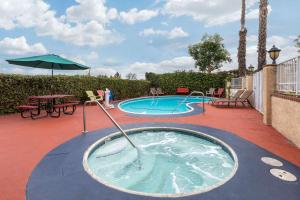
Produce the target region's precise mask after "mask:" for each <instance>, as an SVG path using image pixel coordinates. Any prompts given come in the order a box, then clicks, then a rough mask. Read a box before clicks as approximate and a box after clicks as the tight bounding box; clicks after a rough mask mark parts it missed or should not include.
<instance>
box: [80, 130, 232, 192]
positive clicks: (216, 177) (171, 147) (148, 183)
mask: <svg viewBox="0 0 300 200" xmlns="http://www.w3.org/2000/svg"><path fill="white" fill-rule="evenodd" d="M127 133H129V134H130V138H131V140H132V141H133V142H134V143H135V144H136V145H137V146H138V149H139V151H137V150H136V149H134V148H133V147H132V146H130V145H129V143H128V142H127V140H126V139H125V138H124V137H122V136H121V135H120V134H119V133H115V134H112V135H109V136H107V137H105V138H103V139H100V140H99V141H97V142H96V143H94V144H93V145H92V146H90V147H89V149H88V150H87V151H86V152H85V155H84V159H83V165H84V168H85V170H86V171H87V172H88V173H89V174H90V175H91V176H92V177H93V178H94V179H96V180H97V181H98V182H100V183H102V184H104V185H106V186H108V187H112V188H114V189H117V190H121V191H123V192H128V193H133V194H139V195H145V196H155V197H178V196H188V195H193V194H198V193H202V192H206V191H209V190H212V189H214V188H216V187H219V186H221V185H222V184H224V183H225V182H226V181H228V180H229V179H230V178H232V177H233V175H234V174H235V172H236V170H237V166H238V162H237V157H236V154H235V153H234V151H233V150H232V149H231V148H230V147H229V146H228V145H227V144H225V143H224V142H222V141H221V140H219V139H217V138H214V137H212V136H209V135H206V134H204V133H201V132H195V131H191V130H187V129H176V128H146V129H145V128H144V129H141V130H134V131H129V132H127Z"/></svg>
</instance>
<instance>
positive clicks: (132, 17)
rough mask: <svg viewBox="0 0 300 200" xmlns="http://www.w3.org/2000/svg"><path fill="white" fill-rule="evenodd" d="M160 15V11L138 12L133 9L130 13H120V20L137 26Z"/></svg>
mask: <svg viewBox="0 0 300 200" xmlns="http://www.w3.org/2000/svg"><path fill="white" fill-rule="evenodd" d="M158 14H159V11H158V10H146V9H145V10H138V9H137V8H132V9H130V10H129V11H128V12H120V19H121V21H123V22H124V23H127V24H130V25H132V24H135V23H138V22H145V21H148V20H150V19H152V18H153V17H156V16H157V15H158Z"/></svg>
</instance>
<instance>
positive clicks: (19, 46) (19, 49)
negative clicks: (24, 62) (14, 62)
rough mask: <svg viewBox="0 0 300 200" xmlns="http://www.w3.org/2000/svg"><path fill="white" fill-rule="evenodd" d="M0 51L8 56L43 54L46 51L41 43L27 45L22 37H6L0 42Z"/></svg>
mask: <svg viewBox="0 0 300 200" xmlns="http://www.w3.org/2000/svg"><path fill="white" fill-rule="evenodd" d="M0 51H2V52H4V53H5V54H9V55H24V54H28V53H32V54H34V53H36V54H45V53H47V49H46V48H45V47H44V45H43V44H42V43H35V44H31V45H30V44H28V43H27V40H26V38H25V37H24V36H21V37H18V38H9V37H6V38H4V39H3V40H0Z"/></svg>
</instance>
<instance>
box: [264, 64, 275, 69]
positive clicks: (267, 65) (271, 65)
mask: <svg viewBox="0 0 300 200" xmlns="http://www.w3.org/2000/svg"><path fill="white" fill-rule="evenodd" d="M276 66H277V65H276V64H266V65H264V66H263V68H266V67H276Z"/></svg>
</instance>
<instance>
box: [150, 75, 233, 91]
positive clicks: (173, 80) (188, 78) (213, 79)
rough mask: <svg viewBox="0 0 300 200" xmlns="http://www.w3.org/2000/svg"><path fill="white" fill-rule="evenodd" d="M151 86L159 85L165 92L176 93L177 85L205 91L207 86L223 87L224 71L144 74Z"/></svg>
mask: <svg viewBox="0 0 300 200" xmlns="http://www.w3.org/2000/svg"><path fill="white" fill-rule="evenodd" d="M146 77H147V80H148V81H150V82H151V85H152V86H157V87H161V88H162V90H163V91H164V92H165V93H166V94H170V95H174V94H176V88H177V87H188V88H189V89H190V91H193V90H197V91H202V92H204V93H205V92H206V91H208V90H209V88H219V87H225V82H226V79H227V77H228V74H227V73H226V72H219V73H215V74H207V73H200V72H174V73H166V74H153V73H147V74H146Z"/></svg>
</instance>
